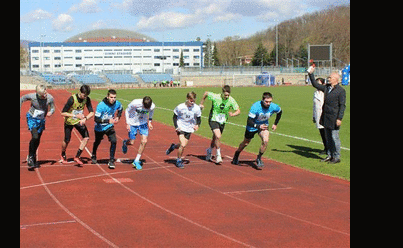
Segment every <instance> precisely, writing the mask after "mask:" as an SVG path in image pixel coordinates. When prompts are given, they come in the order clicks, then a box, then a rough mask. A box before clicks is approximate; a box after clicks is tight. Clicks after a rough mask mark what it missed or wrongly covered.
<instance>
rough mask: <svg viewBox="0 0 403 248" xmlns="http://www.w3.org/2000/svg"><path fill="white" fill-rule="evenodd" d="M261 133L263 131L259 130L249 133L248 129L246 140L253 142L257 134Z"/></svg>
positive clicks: (246, 130)
mask: <svg viewBox="0 0 403 248" xmlns="http://www.w3.org/2000/svg"><path fill="white" fill-rule="evenodd" d="M261 131H262V130H260V129H259V130H257V131H254V132H249V131H248V129H245V139H249V140H251V139H253V137H255V134H257V133H260V132H261Z"/></svg>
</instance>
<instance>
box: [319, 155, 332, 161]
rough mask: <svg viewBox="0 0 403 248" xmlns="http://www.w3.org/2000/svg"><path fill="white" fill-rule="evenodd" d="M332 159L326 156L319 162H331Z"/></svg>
mask: <svg viewBox="0 0 403 248" xmlns="http://www.w3.org/2000/svg"><path fill="white" fill-rule="evenodd" d="M332 159H333V158H332V157H331V156H327V157H326V158H324V159H322V160H320V162H329V161H330V160H332Z"/></svg>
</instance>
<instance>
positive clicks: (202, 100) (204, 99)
mask: <svg viewBox="0 0 403 248" xmlns="http://www.w3.org/2000/svg"><path fill="white" fill-rule="evenodd" d="M208 93H209V92H208V91H206V92H204V94H203V97H202V99H201V101H200V104H199V107H200V109H201V110H203V109H204V101H206V98H207V96H208Z"/></svg>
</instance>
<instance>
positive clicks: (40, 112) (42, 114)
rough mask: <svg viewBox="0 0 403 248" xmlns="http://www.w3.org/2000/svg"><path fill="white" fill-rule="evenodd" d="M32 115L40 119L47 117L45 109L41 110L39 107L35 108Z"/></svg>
mask: <svg viewBox="0 0 403 248" xmlns="http://www.w3.org/2000/svg"><path fill="white" fill-rule="evenodd" d="M32 117H34V118H39V119H43V118H45V111H43V110H39V109H35V110H34V114H33V115H32Z"/></svg>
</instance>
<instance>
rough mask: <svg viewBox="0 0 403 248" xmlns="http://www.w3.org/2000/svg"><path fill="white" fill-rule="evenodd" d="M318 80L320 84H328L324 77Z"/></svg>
mask: <svg viewBox="0 0 403 248" xmlns="http://www.w3.org/2000/svg"><path fill="white" fill-rule="evenodd" d="M316 82H317V83H319V84H326V81H325V79H324V78H317V79H316Z"/></svg>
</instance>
